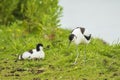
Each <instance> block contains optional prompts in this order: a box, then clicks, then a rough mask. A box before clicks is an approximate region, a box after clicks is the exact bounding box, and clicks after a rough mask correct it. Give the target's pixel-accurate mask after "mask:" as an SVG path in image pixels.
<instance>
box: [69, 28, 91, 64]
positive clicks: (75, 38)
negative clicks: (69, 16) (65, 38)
mask: <svg viewBox="0 0 120 80" xmlns="http://www.w3.org/2000/svg"><path fill="white" fill-rule="evenodd" d="M90 39H91V34H87V32H86V30H85V28H83V27H77V28H75V29H73V30H72V32H71V34H70V35H69V45H70V43H71V42H74V43H75V44H76V45H77V46H78V45H79V44H88V43H89V42H90ZM78 56H79V53H78V48H77V57H76V59H75V62H74V63H76V61H77V58H78Z"/></svg>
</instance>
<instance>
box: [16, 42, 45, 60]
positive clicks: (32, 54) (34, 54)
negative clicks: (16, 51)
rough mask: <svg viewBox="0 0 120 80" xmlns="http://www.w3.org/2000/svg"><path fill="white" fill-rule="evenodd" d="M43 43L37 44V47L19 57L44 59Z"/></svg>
mask: <svg viewBox="0 0 120 80" xmlns="http://www.w3.org/2000/svg"><path fill="white" fill-rule="evenodd" d="M44 57H45V53H44V51H43V44H37V45H36V49H32V50H29V51H26V52H24V53H23V54H21V55H19V58H18V59H44Z"/></svg>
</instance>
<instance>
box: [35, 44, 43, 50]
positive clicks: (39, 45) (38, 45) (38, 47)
mask: <svg viewBox="0 0 120 80" xmlns="http://www.w3.org/2000/svg"><path fill="white" fill-rule="evenodd" d="M42 49H43V44H41V43H39V44H37V46H36V50H37V51H40V50H42Z"/></svg>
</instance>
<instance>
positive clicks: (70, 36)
mask: <svg viewBox="0 0 120 80" xmlns="http://www.w3.org/2000/svg"><path fill="white" fill-rule="evenodd" d="M75 39H76V36H75V35H74V34H70V35H69V45H70V43H71V42H72V41H74V40H75Z"/></svg>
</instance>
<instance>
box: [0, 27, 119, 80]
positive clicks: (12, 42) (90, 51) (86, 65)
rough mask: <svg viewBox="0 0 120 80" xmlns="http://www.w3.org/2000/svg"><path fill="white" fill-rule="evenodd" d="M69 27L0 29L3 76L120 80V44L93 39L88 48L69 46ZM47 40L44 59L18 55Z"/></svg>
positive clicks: (17, 79)
mask: <svg viewBox="0 0 120 80" xmlns="http://www.w3.org/2000/svg"><path fill="white" fill-rule="evenodd" d="M69 33H70V31H69V30H63V29H60V28H54V29H49V28H48V29H44V28H43V29H42V30H41V31H39V32H36V33H31V34H29V33H28V31H26V30H24V29H23V28H17V29H16V27H12V28H11V27H7V28H1V29H0V80H120V44H116V45H109V44H107V43H106V42H104V41H103V40H100V39H92V40H91V43H90V44H89V45H87V48H86V56H87V59H86V62H85V60H84V54H85V45H79V53H80V56H79V58H78V61H77V64H76V65H73V64H72V63H73V62H74V60H75V57H76V46H75V45H74V44H71V46H70V48H69V49H68V48H67V46H68V35H69ZM37 43H43V44H44V48H45V49H44V51H45V53H46V54H45V55H46V57H45V59H44V60H22V61H20V60H18V55H19V54H22V53H23V52H24V51H27V50H29V49H33V48H35V46H36V44H37Z"/></svg>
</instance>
